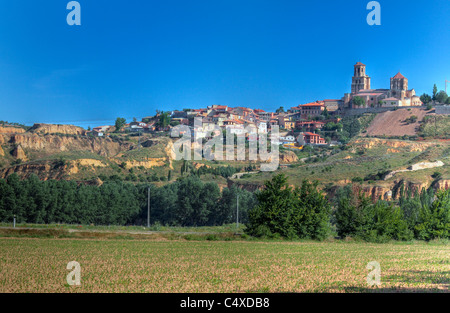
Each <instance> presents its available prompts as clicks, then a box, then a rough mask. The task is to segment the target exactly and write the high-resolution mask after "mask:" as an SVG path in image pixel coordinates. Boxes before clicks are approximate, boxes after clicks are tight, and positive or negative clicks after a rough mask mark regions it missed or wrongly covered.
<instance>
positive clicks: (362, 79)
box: [352, 62, 370, 94]
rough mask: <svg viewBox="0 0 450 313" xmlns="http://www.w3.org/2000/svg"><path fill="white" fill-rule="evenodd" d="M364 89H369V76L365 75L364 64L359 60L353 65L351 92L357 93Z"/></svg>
mask: <svg viewBox="0 0 450 313" xmlns="http://www.w3.org/2000/svg"><path fill="white" fill-rule="evenodd" d="M364 89H370V77H369V76H367V75H366V66H365V65H364V64H362V63H361V62H358V63H356V64H355V65H354V73H353V77H352V94H355V93H358V92H359V91H360V90H364Z"/></svg>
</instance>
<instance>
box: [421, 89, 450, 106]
mask: <svg viewBox="0 0 450 313" xmlns="http://www.w3.org/2000/svg"><path fill="white" fill-rule="evenodd" d="M420 101H422V102H423V103H424V104H428V103H431V101H436V102H438V103H442V104H444V103H445V104H450V97H449V96H448V94H447V93H446V92H445V91H444V90H441V91H439V92H438V88H437V86H436V84H434V86H433V93H432V95H431V96H430V95H428V94H426V93H424V94H423V95H421V96H420Z"/></svg>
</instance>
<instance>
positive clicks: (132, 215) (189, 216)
mask: <svg viewBox="0 0 450 313" xmlns="http://www.w3.org/2000/svg"><path fill="white" fill-rule="evenodd" d="M148 188H149V185H148V184H141V185H134V184H131V183H126V182H121V181H111V182H106V183H104V184H102V185H101V186H90V185H84V184H77V183H76V182H73V181H56V180H48V181H40V180H39V179H38V178H37V176H35V175H32V176H31V177H29V178H28V179H24V180H21V179H19V177H18V176H17V175H16V174H13V175H10V176H8V178H7V179H0V221H2V222H11V221H12V219H13V216H15V217H16V219H17V221H18V222H27V223H46V224H50V223H68V224H92V223H93V224H96V225H146V224H147V216H148V215H147V200H148V198H147V195H148ZM150 188H151V189H150V195H151V196H150V204H151V222H152V223H156V222H158V223H160V224H163V225H180V226H214V225H223V224H228V223H233V222H235V221H236V219H237V214H238V208H239V221H240V222H241V223H246V226H247V227H246V232H247V233H248V234H250V235H252V236H257V237H261V236H264V237H286V238H309V239H317V240H323V239H325V238H327V237H329V236H332V235H336V234H337V235H338V236H339V237H341V238H345V237H348V236H350V237H357V238H361V239H364V240H367V241H377V242H380V241H387V240H392V239H394V240H411V239H413V238H416V239H420V240H432V239H435V238H450V190H446V191H438V192H436V193H435V192H434V191H433V189H431V188H430V189H428V190H425V189H424V190H422V191H421V192H415V193H413V192H412V191H411V190H406V191H405V190H404V188H403V187H402V188H401V189H400V190H399V201H398V203H397V204H394V203H393V202H386V201H382V200H378V201H375V202H374V201H372V200H371V199H370V198H368V197H366V196H364V194H363V193H362V192H361V190H359V189H357V188H358V187H357V185H353V186H351V185H349V186H346V187H343V188H341V189H339V190H338V191H337V192H336V196H335V197H334V198H333V201H329V199H328V198H327V197H326V196H325V195H324V194H323V192H322V191H321V190H320V189H319V188H318V185H317V183H310V182H308V181H304V182H303V183H302V185H301V187H297V188H293V187H291V186H289V184H288V183H287V177H286V176H284V175H282V174H280V175H276V176H274V177H273V178H272V180H270V181H267V182H266V183H265V187H264V188H263V189H262V190H261V191H258V192H256V193H252V192H248V191H245V190H242V189H240V188H237V187H235V186H232V187H230V188H224V189H223V190H222V191H220V189H219V187H218V185H217V184H216V183H204V182H202V181H201V180H200V179H199V177H198V176H197V175H190V176H187V177H182V178H179V179H178V180H177V181H176V182H174V183H171V184H167V185H164V186H162V187H156V186H151V187H150ZM238 201H239V202H238ZM238 203H239V204H238ZM238 205H239V207H238Z"/></svg>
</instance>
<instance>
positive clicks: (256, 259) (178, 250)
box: [0, 237, 450, 293]
mask: <svg viewBox="0 0 450 313" xmlns="http://www.w3.org/2000/svg"><path fill="white" fill-rule="evenodd" d="M70 261H77V262H79V263H80V266H81V286H69V285H68V284H67V282H66V276H67V275H68V274H69V272H70V270H67V269H66V266H67V263H69V262H70ZM371 261H377V262H379V263H380V265H381V286H380V287H370V286H368V284H367V282H366V278H367V275H368V274H369V272H370V271H369V270H368V269H366V265H367V263H368V262H371ZM449 286H450V246H449V245H448V243H447V244H446V243H443V242H434V243H424V242H412V243H390V244H370V243H360V242H345V241H331V242H312V241H305V242H303V241H302V242H286V241H267V242H263V241H260V242H256V241H187V240H168V239H166V238H163V237H161V238H160V239H159V240H155V239H154V240H136V239H134V240H126V239H70V238H68V239H63V238H62V239H54V238H13V237H9V238H1V239H0V292H3V293H4V292H57V293H60V292H164V293H166V292H167V293H170V292H214V293H216V292H449Z"/></svg>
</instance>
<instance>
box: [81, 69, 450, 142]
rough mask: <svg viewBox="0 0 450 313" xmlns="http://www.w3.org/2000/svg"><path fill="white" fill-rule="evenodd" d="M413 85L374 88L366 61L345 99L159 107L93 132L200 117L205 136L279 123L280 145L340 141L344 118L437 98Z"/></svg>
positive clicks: (163, 127) (401, 81) (150, 129)
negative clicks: (266, 106) (269, 107)
mask: <svg viewBox="0 0 450 313" xmlns="http://www.w3.org/2000/svg"><path fill="white" fill-rule="evenodd" d="M408 88H409V87H408V79H407V78H406V77H405V76H403V74H401V73H400V72H399V73H397V74H396V75H394V76H393V77H391V78H390V88H389V89H382V88H380V89H372V88H371V78H370V76H368V75H367V72H366V65H364V64H363V63H361V62H357V63H356V64H355V65H354V72H353V77H352V83H351V86H350V89H351V92H350V93H345V94H344V95H343V96H342V97H341V98H340V99H324V100H316V101H314V102H311V103H305V104H300V105H298V106H295V107H291V108H286V109H285V108H284V107H280V108H278V109H276V110H275V111H274V112H267V111H264V110H261V109H258V108H247V107H232V106H228V105H210V106H208V107H206V108H200V109H183V110H174V111H170V112H163V111H158V112H157V114H156V115H154V116H147V117H144V118H142V120H141V121H137V119H134V121H132V122H130V123H119V124H116V125H107V126H97V127H94V128H93V129H92V130H91V131H89V132H88V134H89V135H92V136H97V137H102V136H104V135H107V134H108V133H110V132H112V131H114V132H117V131H125V132H131V133H136V132H137V133H154V132H167V131H170V129H171V128H172V127H174V126H176V125H180V124H181V125H187V126H189V127H191V128H192V129H193V128H194V120H195V118H200V119H201V123H202V127H201V129H198V128H197V129H196V130H197V132H198V133H200V136H201V137H209V136H212V132H213V131H214V129H215V127H217V126H218V127H220V128H221V129H227V130H228V131H229V132H231V133H232V134H241V133H242V132H243V131H244V129H245V128H247V127H254V129H256V130H257V131H258V132H259V133H265V132H270V131H271V129H272V127H273V126H278V127H279V129H281V130H282V131H283V135H282V136H281V140H280V144H284V145H285V147H288V148H301V147H302V146H303V145H304V144H308V145H327V144H328V145H330V144H331V145H333V144H339V142H338V141H337V139H339V138H338V136H336V133H337V132H338V131H339V122H340V121H341V119H342V117H343V116H347V115H357V114H363V113H371V112H372V113H382V112H386V111H390V110H394V109H397V108H404V107H422V106H423V105H424V104H428V103H430V102H431V97H430V96H427V95H425V94H424V95H422V97H419V96H417V95H416V91H415V90H414V89H408ZM445 94H446V93H445ZM427 97H428V98H429V100H428V98H427ZM447 99H448V97H446V99H444V100H446V101H442V104H445V103H444V102H448V100H447ZM422 100H423V101H422ZM424 101H425V102H427V103H424ZM433 104H434V105H436V104H439V103H433ZM118 127H119V129H117V128H118Z"/></svg>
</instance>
